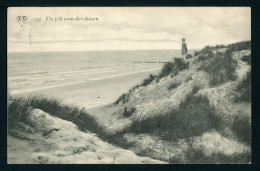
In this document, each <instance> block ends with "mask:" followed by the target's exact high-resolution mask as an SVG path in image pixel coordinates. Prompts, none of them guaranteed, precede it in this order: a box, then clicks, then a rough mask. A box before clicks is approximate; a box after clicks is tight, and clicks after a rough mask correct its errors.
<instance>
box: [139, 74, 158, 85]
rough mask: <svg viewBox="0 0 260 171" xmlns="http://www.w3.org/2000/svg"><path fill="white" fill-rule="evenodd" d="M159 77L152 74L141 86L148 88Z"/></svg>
mask: <svg viewBox="0 0 260 171" xmlns="http://www.w3.org/2000/svg"><path fill="white" fill-rule="evenodd" d="M156 77H157V76H155V75H152V74H150V75H149V77H148V78H146V79H144V80H143V82H142V84H141V85H140V86H147V85H148V84H150V83H151V82H152V81H153V80H154V79H155V78H156Z"/></svg>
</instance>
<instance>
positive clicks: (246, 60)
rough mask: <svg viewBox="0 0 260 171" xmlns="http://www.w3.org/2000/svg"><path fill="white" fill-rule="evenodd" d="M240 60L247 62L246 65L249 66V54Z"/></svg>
mask: <svg viewBox="0 0 260 171" xmlns="http://www.w3.org/2000/svg"><path fill="white" fill-rule="evenodd" d="M241 60H242V61H244V62H247V63H248V65H251V54H250V55H245V56H243V58H242V59H241Z"/></svg>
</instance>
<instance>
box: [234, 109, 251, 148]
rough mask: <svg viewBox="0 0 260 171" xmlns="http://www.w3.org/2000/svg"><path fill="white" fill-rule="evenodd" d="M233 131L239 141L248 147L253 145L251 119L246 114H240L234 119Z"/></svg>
mask: <svg viewBox="0 0 260 171" xmlns="http://www.w3.org/2000/svg"><path fill="white" fill-rule="evenodd" d="M231 130H232V131H233V132H234V133H235V134H236V136H237V137H238V139H239V140H240V141H242V142H244V143H246V144H248V145H250V144H251V117H249V116H246V115H244V114H241V113H240V114H238V115H236V116H235V117H234V119H233V124H232V126H231Z"/></svg>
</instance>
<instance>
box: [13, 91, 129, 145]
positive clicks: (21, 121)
mask: <svg viewBox="0 0 260 171" xmlns="http://www.w3.org/2000/svg"><path fill="white" fill-rule="evenodd" d="M8 101H9V104H8V134H9V135H12V136H14V137H16V138H23V139H24V137H22V136H20V135H19V134H18V133H17V132H19V131H20V132H24V131H26V132H28V131H31V132H33V130H34V129H33V125H31V124H30V122H29V121H28V119H27V117H28V115H29V114H30V111H31V110H32V109H41V110H43V111H44V112H47V113H49V114H50V115H51V116H56V117H58V118H61V119H64V120H67V121H70V122H72V123H74V124H75V125H76V126H77V127H78V129H79V130H81V131H83V132H93V133H95V134H97V136H98V137H100V138H101V139H102V140H103V141H106V142H108V143H111V144H113V145H116V146H120V147H123V148H128V147H131V146H133V143H128V142H126V140H125V139H124V137H123V134H122V133H120V132H119V133H116V134H113V135H112V134H109V133H107V131H106V128H105V127H104V126H102V125H99V123H98V122H97V121H96V118H95V117H93V116H91V115H89V114H88V113H87V112H86V111H85V109H84V108H79V107H77V106H72V105H67V104H63V103H61V101H60V100H57V99H54V98H52V99H49V98H45V97H37V96H34V97H30V98H16V97H11V96H9V97H8ZM21 126H23V127H21ZM29 128H30V129H29ZM29 133H30V132H29Z"/></svg>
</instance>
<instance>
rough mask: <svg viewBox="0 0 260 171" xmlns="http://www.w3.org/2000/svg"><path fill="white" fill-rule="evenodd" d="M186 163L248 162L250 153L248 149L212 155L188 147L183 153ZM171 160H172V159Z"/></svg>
mask: <svg viewBox="0 0 260 171" xmlns="http://www.w3.org/2000/svg"><path fill="white" fill-rule="evenodd" d="M185 157H186V159H187V163H190V164H191V163H192V164H217V163H219V164H231V163H233V164H239V163H244V164H245V163H250V162H251V154H250V152H248V151H244V152H242V153H235V154H233V155H230V156H227V155H225V154H222V153H213V154H212V156H206V155H204V153H203V151H202V149H194V148H188V150H187V151H186V153H185ZM171 162H174V160H172V161H171Z"/></svg>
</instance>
